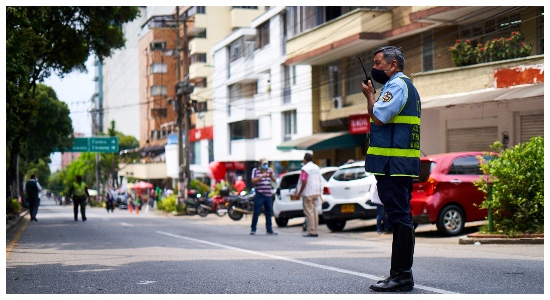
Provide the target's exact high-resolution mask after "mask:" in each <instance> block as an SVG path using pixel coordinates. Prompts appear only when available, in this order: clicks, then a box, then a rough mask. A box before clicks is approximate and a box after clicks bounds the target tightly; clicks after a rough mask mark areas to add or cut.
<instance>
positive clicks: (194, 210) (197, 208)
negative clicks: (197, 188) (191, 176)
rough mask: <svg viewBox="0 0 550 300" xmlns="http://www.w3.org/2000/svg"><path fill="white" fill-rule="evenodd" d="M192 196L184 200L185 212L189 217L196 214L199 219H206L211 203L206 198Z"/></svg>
mask: <svg viewBox="0 0 550 300" xmlns="http://www.w3.org/2000/svg"><path fill="white" fill-rule="evenodd" d="M193 196H194V195H191V197H190V198H187V199H185V212H186V213H187V214H188V215H190V216H193V215H195V214H198V215H199V216H201V217H206V216H207V215H208V214H209V213H210V206H211V205H212V204H211V202H212V201H211V200H210V199H208V198H207V197H201V196H200V194H199V195H196V196H194V197H193Z"/></svg>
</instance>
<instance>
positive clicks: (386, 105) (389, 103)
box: [373, 72, 407, 124]
mask: <svg viewBox="0 0 550 300" xmlns="http://www.w3.org/2000/svg"><path fill="white" fill-rule="evenodd" d="M401 76H405V75H404V74H403V72H398V73H397V74H394V75H393V76H392V77H391V78H390V80H388V82H386V84H384V86H382V91H381V92H380V96H379V97H378V99H377V100H376V103H374V107H373V113H374V115H375V116H376V117H377V118H378V120H380V121H381V122H382V123H384V124H386V123H388V121H389V120H391V118H393V117H394V116H395V115H397V114H398V113H399V112H400V111H401V109H402V108H403V106H405V103H406V102H407V84H406V83H405V82H404V81H403V80H395V79H396V78H397V77H401Z"/></svg>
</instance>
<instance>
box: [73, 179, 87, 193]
mask: <svg viewBox="0 0 550 300" xmlns="http://www.w3.org/2000/svg"><path fill="white" fill-rule="evenodd" d="M73 187H74V191H73V195H74V196H84V195H86V191H85V188H86V184H85V183H84V182H81V183H80V185H78V183H77V182H73Z"/></svg>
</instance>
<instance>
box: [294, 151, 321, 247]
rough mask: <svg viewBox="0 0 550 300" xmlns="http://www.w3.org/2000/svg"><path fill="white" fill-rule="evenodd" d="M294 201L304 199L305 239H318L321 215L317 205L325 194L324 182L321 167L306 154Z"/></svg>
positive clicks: (311, 156) (309, 154) (310, 155)
mask: <svg viewBox="0 0 550 300" xmlns="http://www.w3.org/2000/svg"><path fill="white" fill-rule="evenodd" d="M298 186H299V188H298V187H297V188H296V190H297V193H296V194H294V197H293V199H300V197H302V207H303V209H304V214H305V215H306V224H305V225H306V229H307V234H304V237H317V236H319V234H318V233H317V225H318V224H319V215H318V214H317V203H318V202H319V200H320V197H321V193H322V192H323V182H322V178H321V170H320V169H319V166H318V165H316V164H315V163H313V155H312V154H311V153H306V154H305V155H304V166H303V167H302V172H301V173H300V180H299V182H298Z"/></svg>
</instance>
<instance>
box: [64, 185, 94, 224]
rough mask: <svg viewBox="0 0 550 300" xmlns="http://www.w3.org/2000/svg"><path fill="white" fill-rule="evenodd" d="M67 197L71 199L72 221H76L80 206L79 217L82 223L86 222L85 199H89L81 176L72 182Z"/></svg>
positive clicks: (86, 187)
mask: <svg viewBox="0 0 550 300" xmlns="http://www.w3.org/2000/svg"><path fill="white" fill-rule="evenodd" d="M69 195H71V198H73V211H74V220H75V221H78V207H79V206H80V216H81V217H82V222H86V220H87V219H86V199H87V198H88V197H90V194H89V193H88V186H87V185H86V183H84V181H82V176H80V175H76V181H75V182H73V184H72V186H71V188H70V190H69Z"/></svg>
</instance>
